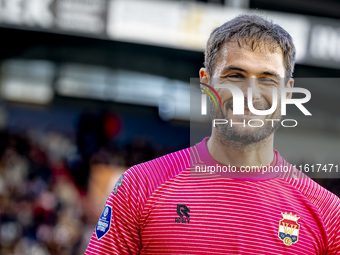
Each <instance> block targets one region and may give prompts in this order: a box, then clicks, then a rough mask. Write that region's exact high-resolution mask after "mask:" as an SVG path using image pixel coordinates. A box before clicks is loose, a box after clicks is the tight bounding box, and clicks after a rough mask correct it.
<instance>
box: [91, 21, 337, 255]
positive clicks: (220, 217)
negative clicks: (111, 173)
mask: <svg viewBox="0 0 340 255" xmlns="http://www.w3.org/2000/svg"><path fill="white" fill-rule="evenodd" d="M294 61H295V48H294V45H293V42H292V38H291V37H290V35H289V34H288V33H287V32H286V31H285V30H284V29H282V28H281V27H280V26H278V25H274V24H272V23H270V22H268V21H267V20H265V19H263V18H261V17H259V16H256V15H242V16H239V17H237V18H235V19H233V20H231V21H229V22H227V23H225V24H224V25H222V26H221V27H219V28H217V29H215V30H214V31H213V32H212V34H211V36H210V38H209V41H208V44H207V48H206V52H205V66H206V69H205V68H202V69H201V70H200V78H201V84H202V88H204V89H205V91H208V89H211V88H212V89H214V87H215V88H216V92H217V93H218V95H219V96H220V98H221V105H214V103H211V104H210V107H211V115H212V117H213V119H226V120H228V121H229V122H231V121H233V122H234V123H242V121H244V120H246V121H248V120H251V119H254V118H256V119H260V120H262V121H263V122H266V123H265V124H264V125H263V126H262V127H260V128H251V127H249V126H246V127H245V126H243V125H234V126H233V127H230V126H229V125H216V126H215V127H213V128H212V135H211V137H210V138H205V139H204V140H203V141H202V142H201V143H199V144H197V145H196V146H194V147H192V148H188V149H185V150H182V151H178V152H175V153H172V154H169V155H166V156H163V157H160V158H157V159H155V160H152V161H149V162H146V163H143V164H140V165H137V166H134V167H132V168H130V169H129V170H128V171H127V172H126V173H124V175H123V176H122V177H121V178H120V180H119V181H118V182H117V184H116V185H115V187H114V189H113V191H112V193H111V195H110V197H109V198H108V200H107V202H106V206H105V208H104V211H103V213H102V215H101V217H100V219H99V222H98V224H97V226H96V229H95V231H94V233H93V236H92V239H91V241H90V244H89V246H88V248H87V251H86V254H88V255H90V254H340V201H339V198H338V197H336V196H335V195H334V194H332V193H330V192H329V191H327V190H325V189H324V188H322V187H321V186H319V185H318V184H316V183H315V182H314V181H312V180H311V179H309V178H308V177H306V176H305V175H303V174H302V173H301V172H299V171H298V170H297V169H295V168H294V167H292V166H291V165H289V163H287V162H286V161H285V160H284V159H283V158H282V157H281V156H280V154H279V153H278V152H277V151H275V150H274V149H273V139H274V131H275V129H276V128H277V126H278V124H277V123H278V122H275V123H274V122H269V121H265V120H266V119H280V117H281V112H280V107H277V109H276V111H274V112H273V113H271V114H268V115H264V116H262V115H261V116H255V115H253V114H252V113H251V112H250V111H249V109H248V107H247V105H248V104H247V103H248V100H251V101H252V103H253V105H254V108H256V109H258V110H268V109H270V108H271V106H272V104H273V94H272V91H273V90H274V89H273V88H276V89H277V93H278V94H280V92H281V90H282V89H283V88H284V87H292V86H293V82H294V81H293V79H291V77H292V73H293V67H294ZM216 84H232V85H235V86H237V87H238V88H239V89H240V90H241V91H242V92H243V94H244V98H245V109H244V114H243V115H235V114H233V111H234V109H233V98H232V94H231V92H230V90H229V89H226V88H217V86H216ZM249 87H250V88H252V92H253V94H252V98H248V94H247V89H248V88H249ZM286 96H287V97H290V96H291V95H290V94H289V93H287V95H286ZM211 102H212V101H211ZM278 105H280V103H278ZM273 123H274V124H275V125H274V124H273ZM204 166H205V167H206V166H215V167H216V169H222V168H223V167H224V169H226V168H227V167H228V166H229V168H230V166H232V168H233V171H220V172H217V171H215V172H214V173H207V172H205V171H203V170H202V171H199V170H198V171H197V169H204ZM242 166H255V167H258V169H260V170H261V172H256V171H255V172H245V171H242V170H241V168H242ZM261 166H266V169H270V167H272V168H274V167H276V168H279V167H281V169H289V171H279V172H275V171H263V169H264V167H261Z"/></svg>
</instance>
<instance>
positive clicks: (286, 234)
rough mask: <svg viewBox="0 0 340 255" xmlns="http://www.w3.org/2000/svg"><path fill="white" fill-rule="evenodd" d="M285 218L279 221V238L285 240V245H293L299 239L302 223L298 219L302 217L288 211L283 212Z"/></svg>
mask: <svg viewBox="0 0 340 255" xmlns="http://www.w3.org/2000/svg"><path fill="white" fill-rule="evenodd" d="M281 215H282V217H283V219H282V220H280V223H279V238H280V239H281V240H282V241H283V243H284V244H285V245H288V246H289V245H292V244H294V243H296V242H297V241H298V237H299V231H300V225H299V224H298V223H297V220H298V219H300V217H296V215H292V213H289V214H287V213H286V212H285V213H284V214H283V213H281Z"/></svg>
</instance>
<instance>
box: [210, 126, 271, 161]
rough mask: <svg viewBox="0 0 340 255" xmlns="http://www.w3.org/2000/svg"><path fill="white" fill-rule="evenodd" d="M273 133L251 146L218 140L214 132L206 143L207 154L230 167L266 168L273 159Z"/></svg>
mask: <svg viewBox="0 0 340 255" xmlns="http://www.w3.org/2000/svg"><path fill="white" fill-rule="evenodd" d="M273 142H274V133H273V134H271V135H270V136H269V137H267V138H265V139H263V140H261V141H259V142H256V143H251V144H242V143H240V142H235V141H223V139H219V137H218V134H216V131H215V132H214V130H213V133H212V135H211V137H210V139H209V140H208V142H207V148H208V151H209V154H210V155H211V157H212V158H213V159H215V160H216V161H218V162H220V163H222V164H225V165H229V164H230V165H232V166H238V167H240V166H267V165H269V164H270V163H271V162H272V161H273V158H274V152H273V147H274V146H273Z"/></svg>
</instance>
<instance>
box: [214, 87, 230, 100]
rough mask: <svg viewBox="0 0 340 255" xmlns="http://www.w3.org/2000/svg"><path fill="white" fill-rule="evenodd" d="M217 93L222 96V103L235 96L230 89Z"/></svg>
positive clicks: (219, 90) (220, 90)
mask: <svg viewBox="0 0 340 255" xmlns="http://www.w3.org/2000/svg"><path fill="white" fill-rule="evenodd" d="M216 92H217V94H218V95H219V96H220V98H221V100H222V103H223V101H227V100H229V99H231V98H232V97H233V94H232V93H231V92H230V90H229V89H217V90H216Z"/></svg>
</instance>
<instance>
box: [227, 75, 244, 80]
mask: <svg viewBox="0 0 340 255" xmlns="http://www.w3.org/2000/svg"><path fill="white" fill-rule="evenodd" d="M228 78H229V79H231V80H243V79H244V76H243V75H242V74H232V75H229V76H228Z"/></svg>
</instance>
